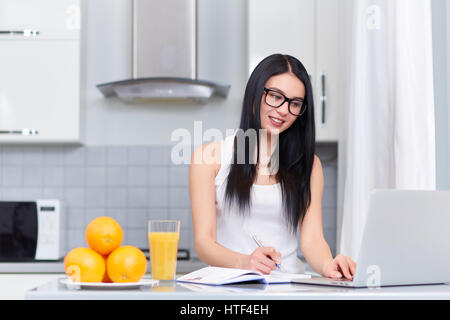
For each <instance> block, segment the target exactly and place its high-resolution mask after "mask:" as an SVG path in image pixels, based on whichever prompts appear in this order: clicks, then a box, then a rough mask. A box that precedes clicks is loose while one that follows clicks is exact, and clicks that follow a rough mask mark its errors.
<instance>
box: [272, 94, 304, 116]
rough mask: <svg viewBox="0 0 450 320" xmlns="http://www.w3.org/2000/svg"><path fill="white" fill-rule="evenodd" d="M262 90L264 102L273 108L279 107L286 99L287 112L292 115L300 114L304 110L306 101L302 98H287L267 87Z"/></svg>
mask: <svg viewBox="0 0 450 320" xmlns="http://www.w3.org/2000/svg"><path fill="white" fill-rule="evenodd" d="M264 92H265V93H266V97H265V101H266V103H267V104H268V105H269V106H271V107H273V108H279V107H281V106H282V105H283V104H284V103H285V102H286V101H287V102H288V110H289V113H290V114H292V115H294V116H297V117H298V116H301V115H302V114H303V113H304V112H305V110H306V103H305V102H304V101H303V100H302V99H299V98H294V99H289V98H288V97H286V96H285V95H284V94H282V93H281V92H278V91H276V90H272V89H267V88H264Z"/></svg>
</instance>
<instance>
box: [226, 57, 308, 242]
mask: <svg viewBox="0 0 450 320" xmlns="http://www.w3.org/2000/svg"><path fill="white" fill-rule="evenodd" d="M287 72H290V73H292V74H294V75H295V76H296V77H297V78H298V79H299V80H300V81H302V82H303V84H304V86H305V89H306V94H305V100H304V101H305V103H306V111H305V112H304V113H303V114H302V115H301V116H299V117H298V118H297V119H296V120H295V121H294V123H293V124H292V125H291V127H289V128H288V129H287V130H285V131H283V132H282V133H280V135H279V137H278V146H277V148H279V149H278V154H279V163H278V171H277V173H276V176H275V177H276V179H277V181H279V182H280V186H281V191H282V197H283V208H284V217H285V221H286V225H287V227H288V229H289V230H290V231H291V232H292V233H295V232H296V230H297V226H298V224H299V222H301V221H302V220H303V218H304V216H305V214H306V211H307V209H308V207H309V204H310V202H311V190H310V177H311V170H312V165H313V162H314V149H315V148H314V147H315V125H314V101H313V93H312V86H311V81H310V79H309V76H308V72H307V71H306V69H305V67H304V66H303V64H302V63H301V62H300V61H299V60H297V59H296V58H294V57H292V56H289V55H282V54H273V55H271V56H269V57H267V58H265V59H264V60H262V61H261V62H260V63H259V64H258V66H257V67H256V68H255V69H254V71H253V73H252V74H251V76H250V79H249V80H248V82H247V87H246V89H245V95H244V101H243V106H242V114H241V123H240V129H241V130H242V131H243V132H246V131H247V130H248V129H254V130H256V132H260V131H259V130H260V129H261V118H260V104H261V99H262V95H263V92H264V86H265V84H266V82H267V81H268V80H269V78H271V77H272V76H275V75H279V74H283V73H287ZM256 136H257V141H256V142H255V143H256V146H258V149H257V150H260V149H259V147H260V137H259V134H257V135H256ZM248 140H251V139H248ZM248 140H247V139H246V140H245V161H244V162H242V161H240V162H238V161H237V148H236V146H237V136H236V137H235V139H234V157H233V160H234V161H233V162H232V163H231V166H230V172H229V174H228V179H227V185H226V189H225V202H226V203H228V206H229V207H231V204H232V203H236V204H237V205H238V207H239V209H240V210H238V211H239V212H240V213H242V214H246V212H247V211H248V209H249V207H250V201H251V199H250V189H251V187H252V185H253V183H254V181H255V179H256V166H255V163H258V162H259V152H257V156H258V158H257V161H256V162H255V161H253V162H251V161H249V160H250V159H252V155H251V154H250V153H249V152H250V150H254V148H255V145H252V142H251V141H248ZM253 144H254V143H253Z"/></svg>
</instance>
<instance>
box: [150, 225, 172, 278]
mask: <svg viewBox="0 0 450 320" xmlns="http://www.w3.org/2000/svg"><path fill="white" fill-rule="evenodd" d="M179 238H180V233H179V232H149V233H148V239H149V243H150V262H151V266H152V278H153V279H156V280H173V279H174V278H175V272H176V268H177V251H178V239H179Z"/></svg>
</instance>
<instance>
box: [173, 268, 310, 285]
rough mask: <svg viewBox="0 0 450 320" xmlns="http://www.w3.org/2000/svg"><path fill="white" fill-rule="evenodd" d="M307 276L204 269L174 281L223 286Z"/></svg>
mask: <svg viewBox="0 0 450 320" xmlns="http://www.w3.org/2000/svg"><path fill="white" fill-rule="evenodd" d="M309 278H311V275H309V274H291V273H283V272H277V271H272V272H271V274H270V275H264V274H262V273H260V272H258V271H254V270H243V269H234V268H220V267H205V268H202V269H199V270H196V271H193V272H191V273H188V274H186V275H184V276H181V277H179V278H178V279H176V281H179V282H189V283H199V284H208V285H223V284H232V283H239V282H247V281H257V282H262V283H267V284H271V283H290V282H292V280H294V279H309Z"/></svg>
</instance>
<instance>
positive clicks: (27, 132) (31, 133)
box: [0, 129, 39, 136]
mask: <svg viewBox="0 0 450 320" xmlns="http://www.w3.org/2000/svg"><path fill="white" fill-rule="evenodd" d="M0 134H5V135H6V134H11V135H22V136H35V135H38V134H39V131H37V130H36V129H19V130H0Z"/></svg>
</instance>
